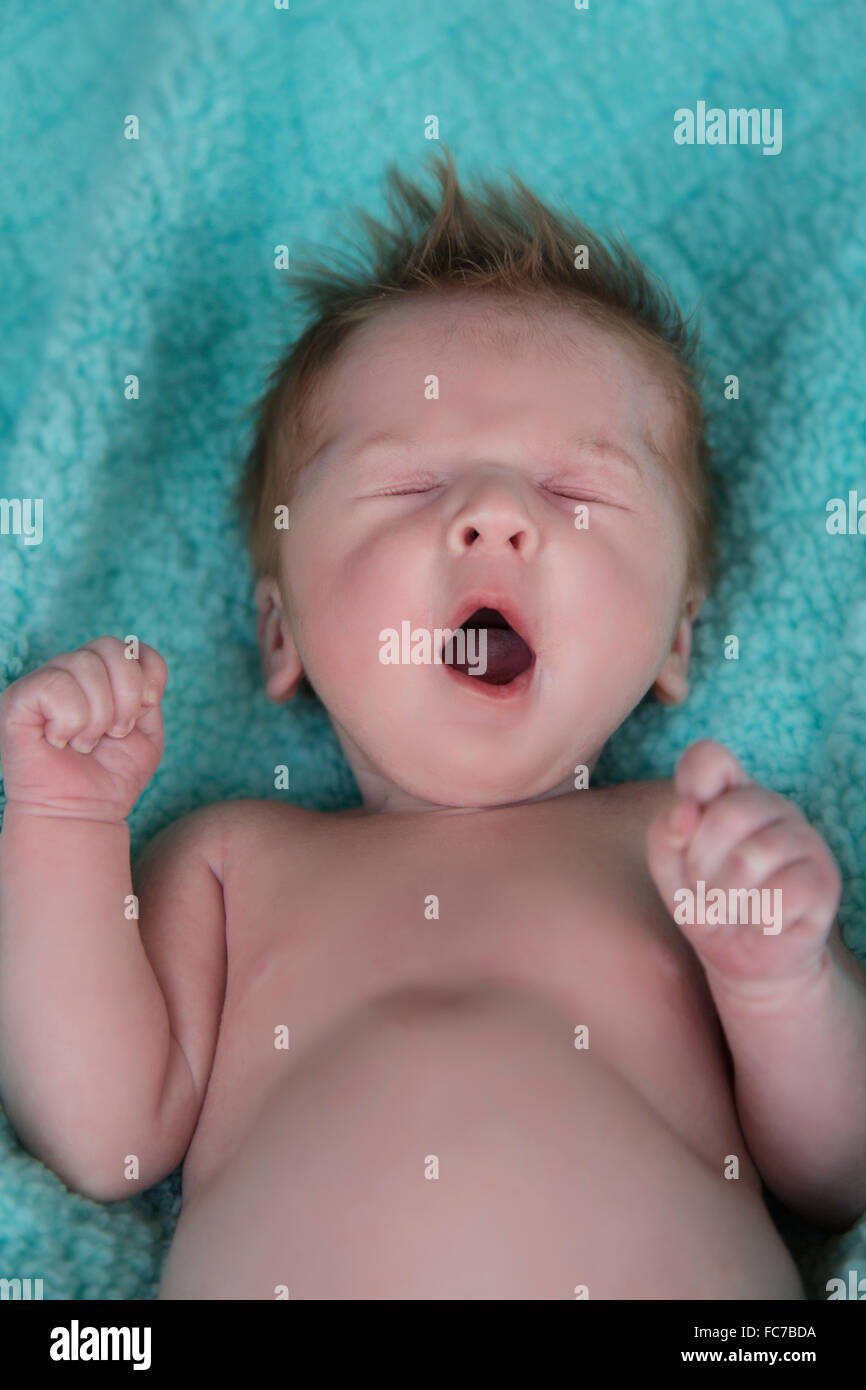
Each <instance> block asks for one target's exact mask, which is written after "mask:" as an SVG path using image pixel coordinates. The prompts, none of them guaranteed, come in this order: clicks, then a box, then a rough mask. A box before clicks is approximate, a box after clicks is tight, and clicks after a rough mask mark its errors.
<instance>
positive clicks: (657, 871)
mask: <svg viewBox="0 0 866 1390" xmlns="http://www.w3.org/2000/svg"><path fill="white" fill-rule="evenodd" d="M671 815H674V816H679V817H681V820H680V822H679V824H680V825H681V827H682V828H678V827H677V822H676V821H675V822H674V825H673V826H672V824H671ZM699 818H700V808H699V806H698V805H697V802H695V801H689V802H686V803H683V802H680V801H674V802H673V804H672V806H670V807H668V808H667V809H666V810H665V811H663V812H659V814H658V815H657V816H654V817H653V819H652V821H651V822H650V824H649V826H648V827H647V833H646V861H647V867H648V869H649V871H650V875H651V877H652V879H653V882H654V883H655V885H656V888H657V889H658V890H659V894H660V895H661V899H662V902H663V903H664V904H665V906H666V907H667V909H668V911H669V912H673V909H674V893H675V892H676V890H677V889H678V888H681V887H682V886H683V884H684V883H685V882H686V879H685V852H686V849H687V847H688V843H689V839H690V836H691V833H692V831H693V829H694V823H695V820H696V819H699Z"/></svg>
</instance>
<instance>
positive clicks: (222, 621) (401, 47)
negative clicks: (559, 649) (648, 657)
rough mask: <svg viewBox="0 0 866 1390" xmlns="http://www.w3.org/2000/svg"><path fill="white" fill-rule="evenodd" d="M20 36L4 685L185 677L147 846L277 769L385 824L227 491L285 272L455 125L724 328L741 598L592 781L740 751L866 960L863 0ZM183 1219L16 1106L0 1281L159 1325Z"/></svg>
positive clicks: (716, 382)
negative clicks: (92, 1191)
mask: <svg viewBox="0 0 866 1390" xmlns="http://www.w3.org/2000/svg"><path fill="white" fill-rule="evenodd" d="M3 30H4V33H3V42H2V45H0V92H2V93H3V96H2V98H0V161H2V166H3V177H2V190H3V194H2V215H3V228H2V236H0V284H2V285H3V291H4V292H3V296H2V298H3V307H2V311H0V312H2V316H3V328H4V331H3V333H2V334H0V359H2V370H0V435H2V441H3V444H2V455H0V460H2V461H0V496H2V497H3V498H5V499H10V498H19V499H25V498H33V499H37V498H38V499H42V501H43V514H42V522H41V535H40V537H39V539H38V541H37V539H36V534H35V528H34V529H33V530H31V532H30V537H29V539H27V538H26V536H25V532H24V530H23V529H20V530H19V532H18V534H16V533H15V532H14V529H13V528H12V526H11V524H10V525H9V526H6V525H4V531H3V534H2V535H0V686H2V685H3V684H5V683H7V682H9V681H12V680H14V679H16V677H18V676H20V675H22V674H23V673H25V672H27V671H30V670H32V669H33V668H34V667H36V666H39V665H41V664H42V663H43V662H45V661H46V660H47V659H48V658H49V657H50V656H51V655H52V654H54V653H56V652H58V651H61V650H68V649H70V648H73V647H76V646H79V645H80V644H81V643H82V642H85V641H87V640H88V639H90V638H92V637H95V636H98V635H100V634H101V633H113V634H114V635H116V636H123V635H125V634H126V633H127V632H136V633H138V634H139V636H140V637H141V638H142V639H143V640H144V641H146V642H149V643H150V644H151V645H153V646H156V647H157V648H158V649H159V650H160V651H161V652H162V653H163V655H164V656H165V657H166V660H167V662H168V665H169V672H170V675H169V685H168V690H167V694H166V697H165V702H164V711H165V722H166V748H165V753H164V756H163V760H162V764H161V766H160V768H159V771H158V773H157V775H156V777H155V778H154V780H153V782H152V783H151V785H150V786H149V787H148V789H147V791H146V793H145V794H144V795H143V796H142V798H141V800H140V802H139V804H138V805H137V807H136V809H135V812H134V814H133V817H132V822H131V824H132V833H133V850H134V852H137V850H138V848H139V847H140V845H141V844H143V843H144V842H145V841H146V840H147V839H149V838H150V837H151V836H152V835H153V834H155V833H156V831H157V830H158V829H160V828H161V827H162V826H163V825H164V824H166V823H167V822H169V821H172V820H174V819H176V818H177V817H178V816H181V815H183V814H184V813H185V812H187V811H189V810H191V809H192V808H193V807H195V806H199V805H203V804H206V803H209V802H211V801H216V800H223V799H227V798H231V797H245V796H246V797H263V796H273V795H276V794H279V793H275V792H274V789H273V784H272V780H271V777H270V770H271V769H272V768H273V767H274V765H275V763H283V762H287V763H290V764H291V768H292V789H291V796H292V798H293V799H294V800H296V801H297V802H299V803H301V804H304V805H307V806H313V807H316V808H318V809H321V810H332V809H333V810H336V809H339V808H342V807H345V806H349V805H351V804H353V803H354V802H356V801H357V800H358V794H357V789H356V787H355V783H354V780H353V778H352V776H351V773H350V771H349V769H348V767H347V765H346V764H345V762H344V760H343V758H342V754H341V752H340V750H339V747H338V745H337V743H336V740H335V738H334V737H333V735H332V733H331V730H330V727H329V725H328V722H327V719H326V717H325V716H324V714H323V712H322V711H321V709H320V708H318V707H315V706H314V707H312V708H301V707H300V706H297V707H294V706H289V707H288V708H285V707H284V708H278V707H276V706H273V705H271V704H270V703H269V702H268V700H267V699H266V697H265V695H264V692H263V689H262V682H261V678H260V672H259V664H258V656H257V650H256V646H255V620H254V619H255V615H254V608H253V603H252V586H251V583H250V577H249V572H248V568H247V561H246V557H245V554H244V551H243V547H242V544H241V538H240V535H239V532H238V530H237V528H236V527H235V525H234V522H233V520H232V518H231V516H230V515H229V513H228V511H227V510H226V498H227V494H228V489H229V486H230V484H231V482H232V479H233V478H234V476H235V475H236V472H237V469H238V466H239V460H240V457H241V452H242V448H243V445H244V443H245V442H246V429H247V425H246V423H245V420H244V418H243V410H244V408H245V407H246V405H247V404H248V403H249V401H250V400H252V399H253V398H254V397H255V396H256V395H257V394H258V393H259V391H260V390H261V389H262V386H263V383H264V379H265V375H266V373H267V371H268V370H269V369H270V366H271V365H272V363H273V361H274V360H275V358H276V355H277V352H278V351H279V349H280V346H281V344H282V343H283V341H284V340H285V338H286V336H287V335H288V334H291V333H294V332H296V331H297V328H298V326H299V325H298V323H297V322H295V321H290V320H289V318H287V316H286V311H285V297H284V293H283V291H282V289H281V287H280V286H279V284H278V276H277V274H276V272H275V270H274V264H273V256H274V248H275V247H276V246H278V245H280V244H287V245H290V246H296V245H297V243H298V242H299V241H301V240H312V241H315V242H327V243H329V244H331V245H334V246H338V245H339V244H340V243H341V239H342V238H343V236H344V233H345V231H346V217H347V207H348V206H349V205H351V204H363V205H365V206H367V207H369V208H370V209H371V210H373V211H375V212H380V213H381V211H382V210H383V208H384V204H382V203H380V187H381V178H382V173H383V170H384V166H385V164H386V162H387V161H388V160H390V159H392V158H394V159H396V160H397V161H398V162H399V163H400V165H401V166H402V167H404V168H405V169H406V170H407V171H409V172H419V171H420V170H421V168H422V167H423V164H424V161H425V160H426V156H427V155H428V153H429V152H430V150H431V145H430V143H429V141H428V140H426V139H425V138H424V130H425V121H426V120H427V118H428V117H429V116H430V115H431V114H435V115H436V116H437V117H438V119H439V123H440V134H441V138H442V139H443V140H446V141H447V142H448V144H449V147H450V148H451V149H452V151H453V152H454V154H455V157H456V159H457V166H458V171H459V173H460V175H461V178H463V179H469V180H471V178H472V177H473V176H474V175H475V174H487V175H491V176H500V175H503V174H504V173H505V172H506V171H507V170H508V169H514V171H515V172H516V173H518V174H519V175H520V176H521V177H522V178H524V179H525V180H526V181H527V182H529V183H530V185H531V186H532V187H534V188H535V190H536V191H537V192H538V193H539V195H540V196H541V197H545V198H548V199H551V200H554V201H557V200H562V201H564V202H567V203H568V204H570V205H571V206H572V207H573V208H574V210H575V212H577V213H578V215H580V216H582V217H583V218H585V219H586V220H587V221H589V222H590V223H591V224H593V225H594V226H597V227H598V228H599V230H615V229H616V224H617V223H618V224H619V226H620V227H621V229H622V231H623V233H624V235H625V236H626V237H628V239H629V240H630V241H631V242H632V244H633V245H634V246H635V248H636V250H637V251H638V253H639V254H640V255H641V256H642V257H643V258H644V259H645V260H646V261H647V262H648V264H649V265H651V266H652V267H653V268H654V269H655V270H656V271H657V272H658V273H659V274H661V275H662V276H663V277H664V278H665V279H667V280H668V282H669V283H670V285H671V286H672V288H673V290H674V292H675V293H676V294H677V296H678V298H679V300H680V303H681V304H682V305H683V307H684V308H685V309H686V310H687V311H688V310H690V309H691V308H693V307H695V306H699V307H700V309H701V312H702V325H703V335H704V345H705V362H706V365H707V373H708V387H707V393H706V400H707V405H708V408H709V409H710V411H711V414H712V434H713V444H714V447H715V449H716V458H715V465H714V467H715V475H716V481H717V489H718V496H719V507H720V511H721V549H722V559H723V566H724V579H723V581H722V583H721V585H720V587H719V589H718V591H717V593H716V594H715V596H714V598H713V599H712V600H711V602H709V603H708V604H707V605H706V606H705V608H704V612H703V615H702V617H701V620H700V622H699V625H698V628H697V633H696V642H695V651H694V665H693V677H694V683H693V690H692V694H691V697H690V699H689V700H688V702H687V704H686V705H685V706H682V707H678V708H676V709H673V710H671V709H667V708H665V707H663V706H660V705H656V704H652V703H650V702H649V701H647V702H644V703H643V704H642V705H641V706H640V707H639V708H638V710H637V711H636V712H635V713H634V715H633V716H632V717H631V718H630V719H629V720H628V721H626V723H625V725H624V726H623V727H622V728H621V729H620V730H619V731H618V732H617V733H616V735H615V736H614V738H613V739H612V740H611V743H610V745H609V747H608V748H607V750H606V751H605V754H604V756H603V760H602V762H601V764H600V765H599V768H598V781H599V782H616V781H622V780H628V779H634V778H645V777H661V776H671V775H672V773H673V769H674V766H675V763H676V760H677V758H678V757H679V755H680V754H681V753H682V752H683V751H684V749H685V748H686V747H688V745H689V744H690V743H692V742H693V741H694V740H695V739H698V738H703V737H712V738H716V739H719V740H720V741H721V742H723V743H726V744H728V746H729V747H730V748H732V749H733V751H734V752H735V753H736V754H737V755H738V757H740V758H741V760H742V761H743V763H744V765H745V767H746V769H747V770H748V771H749V772H750V774H751V775H752V776H755V777H757V778H758V779H760V780H761V781H762V782H764V783H765V784H766V785H767V786H769V787H771V788H773V789H774V790H776V791H779V792H782V793H783V794H784V795H786V796H789V797H791V798H793V799H794V800H795V801H796V802H797V803H798V805H799V806H800V807H801V808H802V809H803V810H804V811H805V812H806V813H807V814H808V816H809V817H810V818H811V819H812V821H813V822H814V823H815V824H816V825H817V826H818V827H819V828H820V830H821V831H822V833H823V834H824V835H825V836H826V838H827V840H828V841H829V844H830V846H831V848H832V850H833V852H834V854H835V855H836V857H837V859H838V861H839V863H840V866H841V867H842V870H843V873H844V879H845V888H844V897H843V902H842V908H841V913H840V917H841V921H842V925H843V931H844V934H845V936H846V939H847V941H848V943H849V945H850V946H851V947H852V948H853V949H854V950H856V951H857V952H858V954H859V955H860V956H861V958H866V877H864V870H863V864H864V849H866V790H864V789H866V682H864V680H863V664H864V659H866V564H864V545H866V538H864V536H863V535H859V536H858V535H857V534H851V533H850V532H849V533H846V532H844V531H842V532H841V533H837V534H833V533H831V532H829V531H828V528H827V504H828V502H829V501H830V499H832V498H841V499H846V502H847V499H848V498H849V493H854V494H855V495H857V496H859V497H866V464H864V440H866V387H864V377H863V362H864V360H866V316H864V314H863V291H862V287H863V284H864V277H866V242H864V239H863V235H862V210H863V199H862V190H863V188H864V186H866V141H864V139H863V123H864V118H866V105H864V95H863V94H864V92H866V71H864V67H866V62H864V56H866V50H864V46H863V43H862V14H861V12H860V3H859V0H830V3H827V4H824V5H821V6H816V5H814V3H812V0H765V3H763V4H761V5H760V6H756V5H754V4H753V3H752V2H751V0H730V2H729V3H728V4H726V5H725V6H724V7H723V9H722V10H718V11H713V10H712V9H711V10H708V9H707V7H706V6H705V5H704V4H702V3H701V0H676V3H674V0H631V3H630V4H628V5H623V4H602V3H598V4H596V3H595V0H592V4H591V5H590V7H589V8H587V9H577V8H575V7H573V6H570V5H569V4H567V3H561V0H533V3H532V4H526V3H525V0H496V3H493V0H482V3H480V4H479V3H478V0H449V3H448V4H447V5H446V6H443V7H440V8H439V9H437V11H436V14H435V16H433V15H432V12H431V9H430V6H429V5H428V3H427V0H360V3H359V2H358V0H328V3H325V0H291V5H290V6H289V7H288V8H284V7H282V6H281V5H280V4H279V0H278V3H277V4H274V3H272V0H235V3H231V4H228V3H225V0H151V3H150V4H148V5H141V6H129V5H123V6H119V5H118V6H106V5H104V4H102V3H100V0H50V3H48V2H47V0H34V3H32V4H28V5H19V6H7V7H6V11H5V13H4V16H3ZM858 38H859V40H860V41H857V40H858ZM741 107H743V108H752V107H754V108H756V109H759V110H761V111H765V112H766V113H768V114H767V118H766V121H765V128H764V129H762V131H761V132H760V133H759V134H760V139H759V140H756V141H755V142H754V143H751V144H747V143H742V142H740V143H733V142H732V141H731V140H729V139H728V138H727V137H728V134H729V130H728V124H727V112H728V110H733V109H736V108H741ZM714 108H716V109H718V110H719V111H721V112H722V113H723V115H724V116H725V120H724V121H722V122H721V123H720V120H719V117H718V116H714V115H712V110H713V109H714ZM677 112H679V113H680V114H679V116H677V114H676V113H677ZM683 112H687V113H688V114H687V115H683V114H682V113H683ZM776 112H780V113H781V117H779V116H775V115H773V113H776ZM130 115H135V116H137V117H138V122H139V138H138V139H137V140H130V139H127V138H125V133H124V132H125V129H126V130H128V129H129V127H128V125H127V124H126V122H127V117H128V116H130ZM675 132H678V135H677V138H675ZM720 133H724V134H725V136H726V138H725V143H721V142H720V139H719V138H718V137H719V135H720ZM690 135H691V141H690V140H689V136H690ZM765 137H766V138H765ZM130 374H135V375H137V376H138V377H139V379H140V398H139V399H138V400H129V399H127V398H126V395H125V391H124V383H125V380H126V378H127V377H128V376H129V375H130ZM731 374H734V375H736V376H737V378H738V379H739V396H738V398H737V399H726V398H725V395H724V390H723V383H724V380H725V378H726V377H728V376H729V375H731ZM857 496H855V506H856V500H857ZM32 521H33V517H32V516H31V522H32ZM864 526H866V520H864ZM729 634H736V635H737V636H738V637H739V640H740V652H739V659H738V660H728V659H726V657H725V645H724V644H725V638H726V637H727V636H728V635H729ZM178 1193H179V1173H175V1174H174V1175H172V1177H171V1178H169V1179H167V1180H166V1181H165V1182H164V1183H162V1184H160V1185H159V1186H158V1187H157V1188H155V1189H153V1190H152V1191H151V1192H149V1193H147V1194H145V1195H143V1196H141V1197H138V1198H136V1199H132V1200H129V1201H125V1202H120V1203H117V1204H114V1205H105V1206H103V1205H99V1204H96V1203H93V1202H90V1201H88V1200H87V1199H85V1198H82V1197H79V1196H76V1195H74V1194H70V1193H69V1192H68V1191H67V1190H66V1189H65V1188H64V1186H63V1184H62V1183H61V1182H60V1181H59V1180H58V1179H57V1178H56V1177H55V1176H54V1175H53V1174H52V1173H51V1172H49V1171H48V1170H47V1169H46V1168H45V1167H44V1166H43V1165H42V1164H40V1163H39V1162H37V1161H36V1160H35V1159H33V1158H31V1157H30V1156H29V1155H28V1154H26V1153H25V1152H24V1151H23V1150H22V1149H21V1148H20V1146H19V1145H18V1143H17V1141H16V1139H15V1136H14V1134H13V1132H12V1130H11V1128H10V1126H9V1124H8V1122H7V1121H6V1119H5V1117H4V1116H3V1115H2V1113H0V1275H3V1276H4V1277H33V1278H36V1277H41V1278H43V1280H44V1296H45V1297H46V1298H53V1299H61V1298H93V1299H133V1298H151V1297H153V1296H154V1294H155V1292H156V1287H157V1284H158V1279H159V1272H160V1267H161V1263H162V1259H163V1257H164V1254H165V1250H166V1247H167V1243H168V1241H169V1239H170V1236H171V1233H172V1230H173V1226H174V1222H175V1219H176V1216H177V1212H178V1209H179V1197H178ZM779 1219H780V1222H782V1224H783V1226H784V1230H785V1231H786V1233H787V1238H788V1239H789V1240H790V1242H791V1245H792V1248H793V1249H794V1251H795V1255H796V1257H797V1259H798V1261H799V1263H800V1266H801V1268H802V1270H803V1272H804V1276H805V1278H806V1280H807V1286H808V1288H809V1291H810V1296H811V1297H814V1298H825V1297H826V1292H825V1288H826V1281H827V1279H829V1278H830V1277H832V1276H839V1277H843V1278H847V1276H848V1271H849V1270H855V1271H856V1273H857V1274H858V1275H859V1276H863V1275H864V1274H866V1224H861V1225H860V1226H859V1227H858V1228H856V1229H855V1230H854V1231H852V1232H850V1233H848V1234H846V1235H844V1236H841V1237H834V1238H832V1239H830V1240H827V1239H826V1238H824V1237H823V1236H822V1235H821V1234H820V1233H816V1232H813V1231H811V1230H810V1229H808V1228H807V1227H805V1226H804V1225H803V1223H801V1222H797V1221H791V1220H790V1219H788V1218H786V1217H784V1215H783V1214H780V1217H779Z"/></svg>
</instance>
